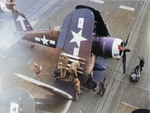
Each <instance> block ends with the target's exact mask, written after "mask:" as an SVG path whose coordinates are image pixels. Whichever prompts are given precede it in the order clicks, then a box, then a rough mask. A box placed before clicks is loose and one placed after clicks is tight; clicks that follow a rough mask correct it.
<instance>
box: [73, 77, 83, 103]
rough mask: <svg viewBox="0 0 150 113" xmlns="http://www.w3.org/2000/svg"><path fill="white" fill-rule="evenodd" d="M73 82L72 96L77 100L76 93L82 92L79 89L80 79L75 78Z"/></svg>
mask: <svg viewBox="0 0 150 113" xmlns="http://www.w3.org/2000/svg"><path fill="white" fill-rule="evenodd" d="M73 83H74V97H75V100H78V95H79V94H81V93H82V92H81V90H80V81H79V79H78V78H75V79H74V81H73Z"/></svg>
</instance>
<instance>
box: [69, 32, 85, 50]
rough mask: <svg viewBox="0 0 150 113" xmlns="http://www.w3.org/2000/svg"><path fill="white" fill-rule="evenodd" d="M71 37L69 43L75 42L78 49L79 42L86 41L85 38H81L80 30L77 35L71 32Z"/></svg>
mask: <svg viewBox="0 0 150 113" xmlns="http://www.w3.org/2000/svg"><path fill="white" fill-rule="evenodd" d="M71 33H72V35H73V39H72V40H71V41H70V42H76V43H77V45H78V47H80V42H81V41H85V40H87V39H86V38H84V37H82V36H81V35H82V30H80V31H79V32H78V33H75V32H73V31H71Z"/></svg>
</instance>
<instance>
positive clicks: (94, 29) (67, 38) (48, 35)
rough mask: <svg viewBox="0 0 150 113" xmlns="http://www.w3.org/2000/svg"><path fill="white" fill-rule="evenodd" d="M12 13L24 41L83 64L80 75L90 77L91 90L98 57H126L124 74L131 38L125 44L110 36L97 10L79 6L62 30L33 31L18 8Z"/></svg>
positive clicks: (79, 69)
mask: <svg viewBox="0 0 150 113" xmlns="http://www.w3.org/2000/svg"><path fill="white" fill-rule="evenodd" d="M12 14H13V17H14V21H15V26H16V29H17V31H21V32H25V33H26V35H25V36H24V37H23V38H22V39H24V40H28V41H31V42H34V43H39V44H43V45H45V46H49V47H54V48H56V47H58V48H61V49H62V50H63V51H64V52H62V53H60V56H63V55H66V56H68V57H69V62H80V67H78V73H79V74H81V75H84V76H86V77H87V78H86V82H87V85H88V87H89V88H95V87H96V86H97V83H96V82H95V81H94V79H93V76H94V75H92V71H93V69H94V64H95V59H96V57H99V56H100V57H104V58H115V59H120V58H122V57H123V73H124V74H125V67H126V52H130V50H129V49H126V48H125V46H126V45H127V42H128V38H129V36H128V38H127V40H126V42H123V40H121V39H118V38H112V37H110V34H109V32H108V30H107V28H106V25H105V23H104V21H103V19H102V17H101V14H100V13H99V11H97V10H95V9H94V8H91V7H88V6H82V5H78V6H76V10H75V11H73V12H71V13H70V14H68V15H67V16H66V18H65V19H64V22H63V25H62V27H54V28H52V29H47V30H33V28H32V26H31V25H30V23H29V22H28V20H27V19H26V17H25V15H24V14H22V13H20V12H18V11H16V10H15V9H13V10H12ZM93 56H94V57H93ZM60 59H61V58H60ZM58 64H61V62H58ZM67 66H68V67H69V66H70V64H68V65H67ZM98 67H99V65H98Z"/></svg>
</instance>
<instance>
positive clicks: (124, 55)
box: [122, 52, 126, 74]
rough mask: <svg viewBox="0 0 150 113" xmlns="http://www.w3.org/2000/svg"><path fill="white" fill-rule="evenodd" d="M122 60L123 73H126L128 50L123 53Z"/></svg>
mask: <svg viewBox="0 0 150 113" xmlns="http://www.w3.org/2000/svg"><path fill="white" fill-rule="evenodd" d="M122 62H123V74H125V72H126V52H124V54H123V59H122Z"/></svg>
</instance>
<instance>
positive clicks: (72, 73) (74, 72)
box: [68, 62, 80, 82]
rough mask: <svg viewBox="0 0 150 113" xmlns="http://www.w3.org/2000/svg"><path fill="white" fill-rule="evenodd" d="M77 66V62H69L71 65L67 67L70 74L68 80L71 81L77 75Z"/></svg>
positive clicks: (78, 64)
mask: <svg viewBox="0 0 150 113" xmlns="http://www.w3.org/2000/svg"><path fill="white" fill-rule="evenodd" d="M79 66H80V63H79V62H72V63H71V66H70V67H69V69H68V72H69V74H70V76H69V81H71V82H73V80H74V79H75V78H77V77H78V75H77V68H78V67H79Z"/></svg>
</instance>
